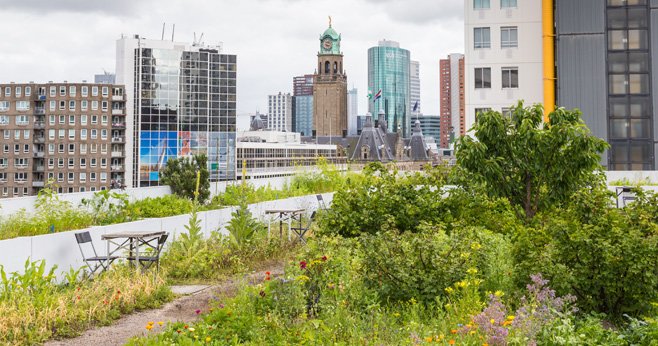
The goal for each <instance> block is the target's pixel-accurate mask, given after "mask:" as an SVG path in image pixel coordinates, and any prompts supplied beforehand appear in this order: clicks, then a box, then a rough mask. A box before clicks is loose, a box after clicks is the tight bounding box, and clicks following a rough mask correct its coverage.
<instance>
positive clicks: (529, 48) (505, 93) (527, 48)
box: [464, 0, 544, 129]
mask: <svg viewBox="0 0 658 346" xmlns="http://www.w3.org/2000/svg"><path fill="white" fill-rule="evenodd" d="M464 12H465V13H464V19H465V21H464V22H465V84H466V95H465V96H466V129H469V128H471V126H472V125H473V124H474V122H475V118H476V114H477V113H478V112H480V111H484V110H488V109H493V110H497V111H502V112H505V111H506V110H507V109H508V108H509V107H510V106H511V105H514V104H516V102H517V101H518V100H524V101H525V104H526V105H531V104H533V103H539V102H543V91H544V90H543V51H542V39H541V38H542V2H541V1H539V0H465V10H464Z"/></svg>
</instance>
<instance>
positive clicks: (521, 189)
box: [456, 101, 608, 219]
mask: <svg viewBox="0 0 658 346" xmlns="http://www.w3.org/2000/svg"><path fill="white" fill-rule="evenodd" d="M548 117H549V122H548V123H544V122H543V120H542V119H543V107H542V106H541V105H540V104H536V105H534V106H532V107H524V106H523V102H522V101H520V102H519V103H518V104H517V106H516V107H514V108H513V109H512V116H511V117H505V116H503V115H502V114H501V113H499V112H496V111H488V112H484V113H480V114H479V116H478V121H477V123H476V124H475V125H474V126H473V128H472V131H473V133H474V134H475V138H471V137H469V136H465V137H462V138H461V139H460V140H459V141H458V144H457V153H456V155H457V163H458V165H459V166H460V167H461V168H462V169H463V170H464V171H465V172H466V173H467V179H468V180H469V181H470V182H471V183H475V184H481V186H484V188H485V190H486V191H487V193H488V194H489V195H490V196H492V197H505V198H507V199H508V200H509V201H510V203H511V204H512V205H513V206H520V207H522V209H523V213H524V214H525V217H526V218H528V219H530V218H532V217H533V216H534V215H535V214H536V213H537V211H538V210H540V209H542V208H544V207H546V206H549V205H552V204H556V203H561V202H564V201H566V200H567V199H568V198H569V196H571V195H572V194H573V193H574V192H576V191H578V190H579V189H580V188H582V187H585V186H590V185H598V184H600V183H602V181H603V180H602V176H601V174H598V175H597V174H596V173H597V171H598V172H599V173H600V170H601V165H600V163H599V160H600V154H601V153H602V152H603V151H604V150H605V149H606V148H607V147H608V145H607V143H606V142H605V141H604V140H602V139H600V138H597V137H595V136H593V135H591V134H590V132H589V129H588V128H587V127H586V126H585V124H584V123H583V121H582V120H581V118H580V111H578V110H565V109H564V108H558V109H556V110H555V111H554V112H552V113H551V114H549V116H548Z"/></svg>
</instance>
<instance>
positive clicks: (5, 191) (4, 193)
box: [2, 177, 9, 197]
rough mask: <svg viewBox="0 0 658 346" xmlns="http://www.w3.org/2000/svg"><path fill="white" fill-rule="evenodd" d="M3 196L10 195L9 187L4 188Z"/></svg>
mask: <svg viewBox="0 0 658 346" xmlns="http://www.w3.org/2000/svg"><path fill="white" fill-rule="evenodd" d="M5 179H7V177H5ZM2 196H3V197H7V196H9V188H7V187H3V188H2Z"/></svg>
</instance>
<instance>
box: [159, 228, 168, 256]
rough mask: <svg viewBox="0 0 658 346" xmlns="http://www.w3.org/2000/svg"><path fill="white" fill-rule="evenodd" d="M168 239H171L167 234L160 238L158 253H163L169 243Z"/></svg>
mask: <svg viewBox="0 0 658 346" xmlns="http://www.w3.org/2000/svg"><path fill="white" fill-rule="evenodd" d="M167 238H169V233H165V234H163V235H161V236H160V238H159V239H158V253H160V251H162V248H163V247H164V244H165V243H166V242H167Z"/></svg>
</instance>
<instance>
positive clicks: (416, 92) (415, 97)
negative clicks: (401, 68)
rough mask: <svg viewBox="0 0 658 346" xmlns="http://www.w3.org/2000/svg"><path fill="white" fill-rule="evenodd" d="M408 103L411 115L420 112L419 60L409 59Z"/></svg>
mask: <svg viewBox="0 0 658 346" xmlns="http://www.w3.org/2000/svg"><path fill="white" fill-rule="evenodd" d="M409 105H411V114H412V115H414V114H416V115H418V114H420V113H421V108H420V106H421V102H420V62H418V61H414V60H411V61H409ZM414 107H415V109H414Z"/></svg>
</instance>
